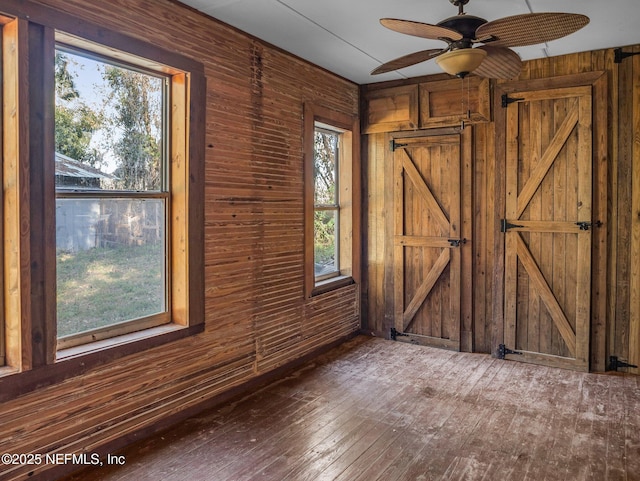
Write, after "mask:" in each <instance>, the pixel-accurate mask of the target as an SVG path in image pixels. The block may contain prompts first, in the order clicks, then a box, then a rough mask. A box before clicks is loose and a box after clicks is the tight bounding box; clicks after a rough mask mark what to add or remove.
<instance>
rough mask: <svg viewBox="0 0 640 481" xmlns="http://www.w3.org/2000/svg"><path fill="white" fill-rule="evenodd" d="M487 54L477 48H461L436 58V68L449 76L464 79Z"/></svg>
mask: <svg viewBox="0 0 640 481" xmlns="http://www.w3.org/2000/svg"><path fill="white" fill-rule="evenodd" d="M486 56H487V52H485V51H484V50H481V49H479V48H461V49H458V50H452V51H450V52H447V53H444V54H442V55H440V56H438V57H436V63H437V64H438V66H439V67H440V68H441V69H442V70H444V71H445V72H447V73H448V74H450V75H455V76H456V77H465V76H467V75H468V74H469V73H471V72H473V71H474V70H475V69H476V68H478V67H479V66H480V64H481V63H482V61H483V60H484V58H485V57H486Z"/></svg>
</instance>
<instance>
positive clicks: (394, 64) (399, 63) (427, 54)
mask: <svg viewBox="0 0 640 481" xmlns="http://www.w3.org/2000/svg"><path fill="white" fill-rule="evenodd" d="M444 52H446V49H439V48H436V49H431V50H421V51H419V52H414V53H410V54H409V55H404V56H402V57H399V58H396V59H395V60H391V61H389V62H386V63H383V64H382V65H380V66H379V67H378V68H376V69H374V70H373V71H372V72H371V75H378V74H381V73H387V72H391V71H393V70H398V69H401V68H405V67H410V66H411V65H415V64H417V63H420V62H424V61H426V60H429V59H432V58H434V57H437V56H438V55H440V54H441V53H444Z"/></svg>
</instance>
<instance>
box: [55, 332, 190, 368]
mask: <svg viewBox="0 0 640 481" xmlns="http://www.w3.org/2000/svg"><path fill="white" fill-rule="evenodd" d="M184 329H187V327H185V326H179V325H177V324H164V325H162V326H157V327H152V328H149V329H143V330H140V331H136V332H132V333H129V334H123V335H121V336H116V337H110V338H109V339H103V340H101V341H95V342H89V343H87V344H81V345H79V346H74V347H68V348H65V349H59V350H58V352H57V354H56V362H57V361H64V360H66V359H72V358H74V357H78V356H84V355H87V354H91V353H95V352H100V351H104V350H105V349H112V348H116V347H118V346H123V345H126V344H131V343H134V342H137V341H143V340H151V339H153V338H157V337H159V336H162V335H164V334H169V333H173V332H178V331H182V330H184Z"/></svg>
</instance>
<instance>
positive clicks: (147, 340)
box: [0, 322, 204, 403]
mask: <svg viewBox="0 0 640 481" xmlns="http://www.w3.org/2000/svg"><path fill="white" fill-rule="evenodd" d="M203 331H204V323H203V322H201V323H198V324H195V325H193V326H190V327H183V326H178V325H176V324H166V325H164V326H158V327H154V328H150V329H145V330H143V331H139V332H134V333H131V334H126V335H123V336H119V337H116V338H112V339H108V340H104V341H97V342H93V343H90V344H85V345H82V346H76V347H71V348H68V349H64V350H60V351H58V353H57V360H56V362H55V363H53V364H47V365H45V366H42V367H38V368H35V369H32V370H29V371H22V372H17V370H15V369H13V370H11V369H12V368H10V367H7V368H1V369H0V403H2V402H4V401H8V400H10V399H14V398H16V397H18V396H21V395H23V394H26V393H29V392H32V391H35V390H37V389H40V388H43V387H46V386H50V385H53V384H56V383H59V382H62V381H64V380H65V379H69V378H71V377H74V376H79V375H81V374H84V373H86V372H88V371H90V370H91V369H94V368H96V367H98V366H101V365H104V364H107V363H109V362H113V361H115V360H117V359H119V358H122V357H124V356H128V355H131V354H135V353H139V352H144V351H146V350H148V349H152V348H155V347H158V346H162V345H164V344H168V343H170V342H174V341H177V340H179V339H184V338H187V337H190V336H193V335H196V334H199V333H201V332H203ZM5 371H7V372H6V374H5Z"/></svg>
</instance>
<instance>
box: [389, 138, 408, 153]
mask: <svg viewBox="0 0 640 481" xmlns="http://www.w3.org/2000/svg"><path fill="white" fill-rule="evenodd" d="M407 145H409V144H399V143H397V142H396V140H395V139H391V141H390V142H389V149H391V152H395V151H396V149H400V148H402V147H406V146H407Z"/></svg>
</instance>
